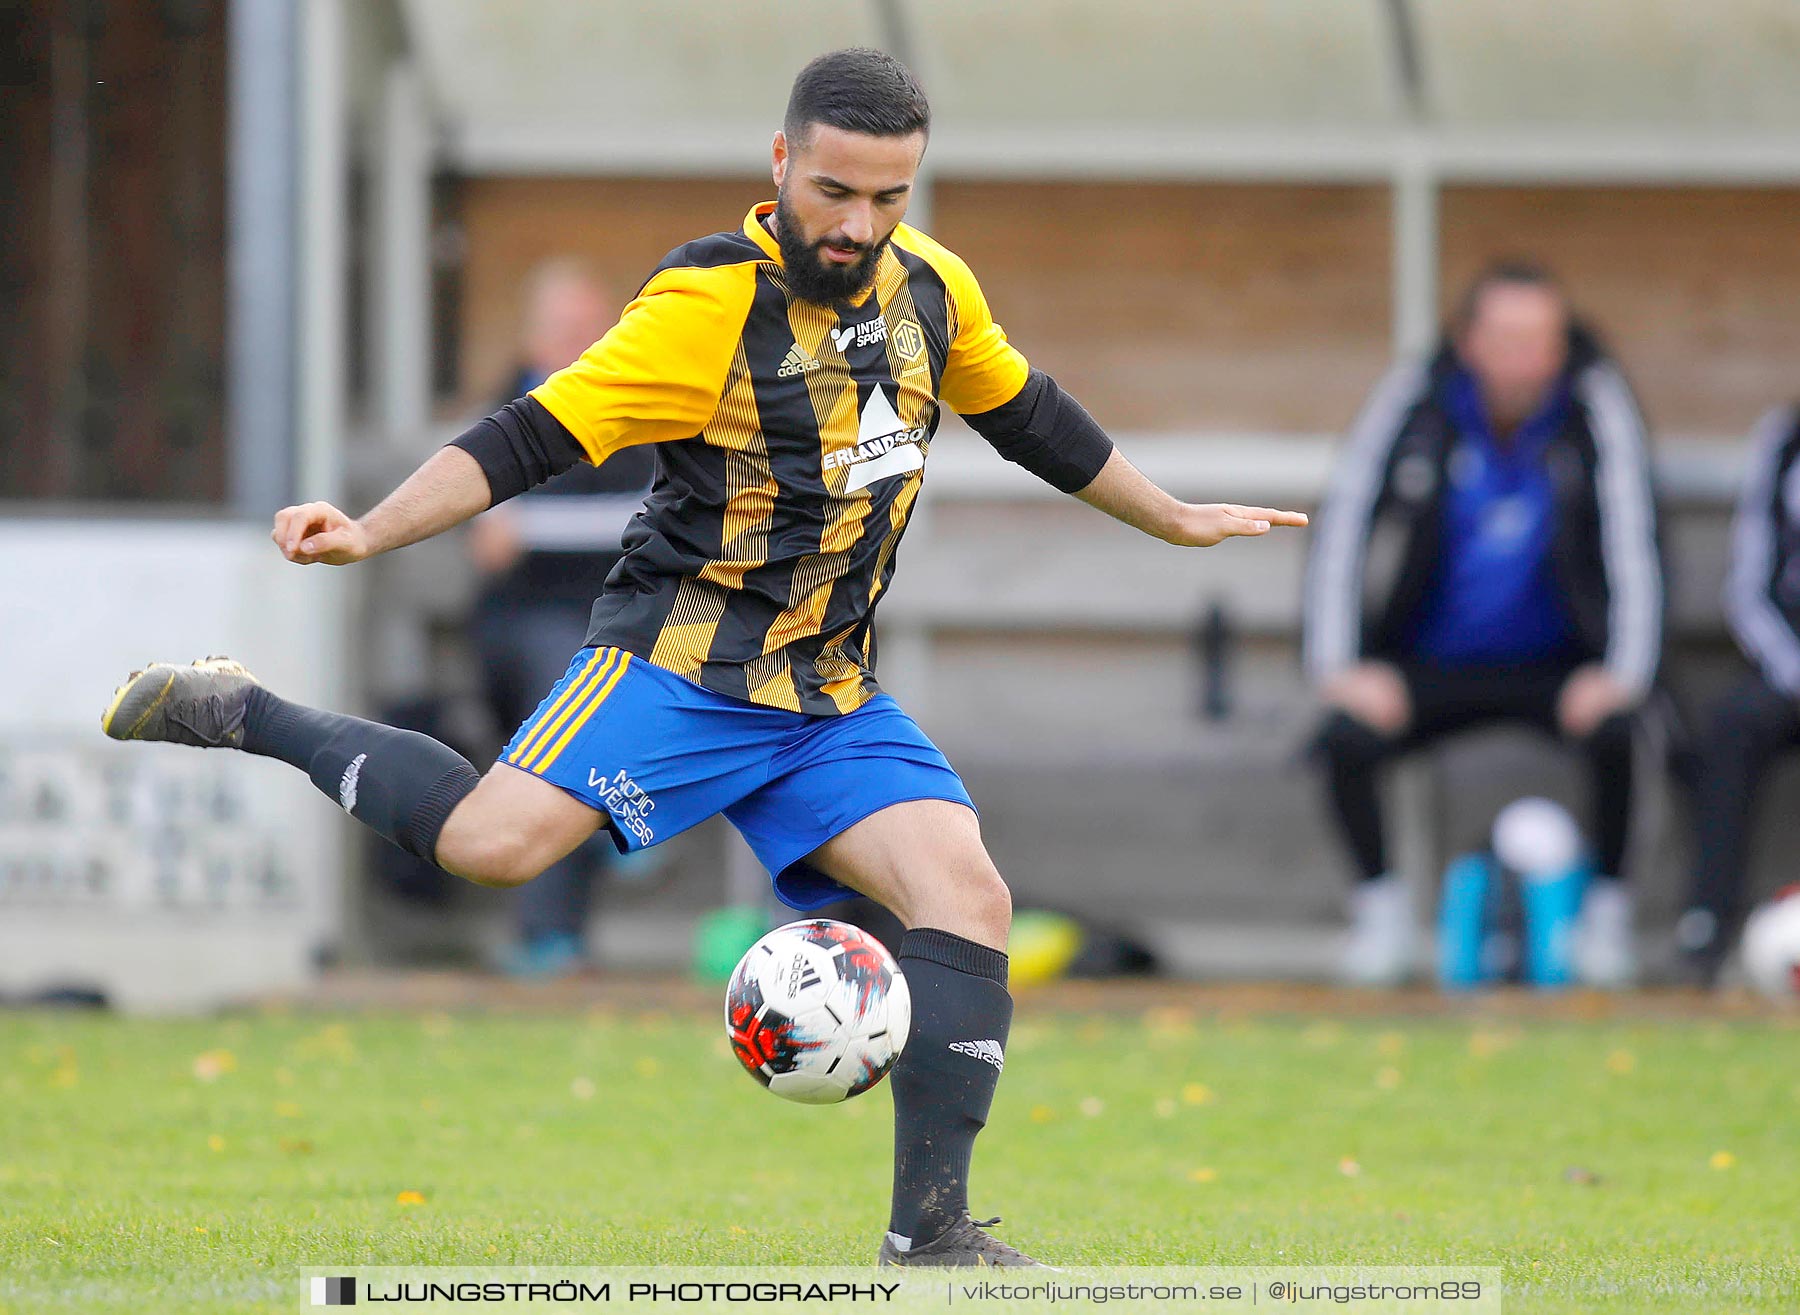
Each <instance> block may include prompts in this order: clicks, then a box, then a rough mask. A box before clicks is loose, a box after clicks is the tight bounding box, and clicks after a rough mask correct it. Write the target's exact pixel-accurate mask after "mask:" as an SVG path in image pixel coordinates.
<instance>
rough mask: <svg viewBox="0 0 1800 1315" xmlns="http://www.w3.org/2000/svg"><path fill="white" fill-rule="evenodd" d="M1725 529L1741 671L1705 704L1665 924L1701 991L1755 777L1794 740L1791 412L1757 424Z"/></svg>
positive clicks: (1720, 953)
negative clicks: (1685, 838)
mask: <svg viewBox="0 0 1800 1315" xmlns="http://www.w3.org/2000/svg"><path fill="white" fill-rule="evenodd" d="M1751 447H1752V451H1751V456H1750V466H1749V471H1748V473H1747V475H1746V477H1745V480H1744V487H1743V490H1742V492H1741V493H1740V494H1739V496H1738V506H1737V516H1736V518H1735V520H1734V521H1733V525H1732V541H1731V574H1730V577H1729V579H1728V581H1727V583H1726V587H1725V615H1726V618H1727V619H1728V620H1729V621H1730V623H1731V630H1732V634H1733V635H1734V636H1735V637H1736V639H1737V642H1738V647H1739V648H1741V649H1742V650H1743V652H1744V656H1745V657H1747V658H1748V659H1749V660H1750V663H1751V665H1752V668H1753V670H1751V671H1750V672H1747V673H1746V674H1744V675H1743V676H1742V678H1740V679H1739V680H1738V682H1737V683H1736V684H1735V685H1733V686H1732V687H1731V689H1730V690H1728V691H1727V692H1726V693H1725V695H1724V696H1723V697H1722V698H1720V700H1719V702H1718V704H1717V705H1716V706H1715V707H1714V709H1713V712H1712V717H1711V720H1710V721H1709V722H1708V724H1707V732H1706V734H1705V735H1704V736H1703V737H1702V739H1701V742H1700V746H1699V769H1700V770H1699V771H1698V772H1697V773H1696V780H1695V782H1694V802H1695V809H1694V820H1695V830H1696V832H1697V836H1696V839H1697V842H1698V845H1697V852H1696V856H1695V867H1694V875H1693V883H1692V886H1691V888H1690V890H1689V893H1688V900H1687V907H1686V909H1685V911H1684V912H1683V913H1682V915H1681V917H1680V919H1679V920H1678V921H1677V923H1676V925H1675V943H1676V948H1677V950H1678V951H1679V952H1680V954H1681V959H1682V965H1681V966H1682V969H1683V975H1684V976H1685V977H1687V978H1688V979H1690V980H1692V981H1695V982H1697V983H1703V984H1710V983H1712V982H1713V981H1714V980H1715V979H1716V977H1717V975H1718V970H1719V966H1720V964H1721V963H1722V962H1723V961H1724V958H1725V955H1726V952H1727V950H1728V949H1729V948H1730V946H1731V944H1732V943H1733V942H1734V941H1735V940H1736V938H1737V933H1738V931H1739V929H1740V926H1741V923H1742V921H1743V918H1744V914H1745V912H1746V910H1745V908H1744V887H1745V874H1746V869H1747V866H1748V864H1747V859H1748V851H1749V842H1750V829H1751V820H1752V815H1753V811H1754V809H1755V805H1756V799H1757V795H1758V793H1759V792H1760V791H1761V788H1762V783H1763V778H1764V777H1765V776H1766V775H1767V772H1768V769H1769V766H1770V764H1771V763H1772V762H1773V761H1774V759H1775V757H1776V756H1777V755H1778V754H1779V753H1781V752H1782V751H1784V750H1786V749H1789V748H1792V747H1794V746H1795V745H1797V744H1800V405H1796V406H1788V407H1779V408H1777V409H1776V410H1774V411H1771V412H1770V413H1769V414H1768V415H1767V416H1765V417H1763V420H1762V422H1761V423H1760V424H1759V425H1758V426H1757V428H1756V431H1755V433H1754V434H1753V435H1752V438H1751Z"/></svg>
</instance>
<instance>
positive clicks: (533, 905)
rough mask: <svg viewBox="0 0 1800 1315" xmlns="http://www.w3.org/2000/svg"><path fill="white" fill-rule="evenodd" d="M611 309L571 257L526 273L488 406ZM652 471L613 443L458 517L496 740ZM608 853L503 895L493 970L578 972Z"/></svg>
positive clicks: (607, 322)
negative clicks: (612, 452)
mask: <svg viewBox="0 0 1800 1315" xmlns="http://www.w3.org/2000/svg"><path fill="white" fill-rule="evenodd" d="M618 311H619V308H618V306H617V304H616V303H615V301H614V299H613V298H612V297H610V296H608V295H607V292H606V290H605V289H604V288H603V287H602V286H601V284H600V282H599V281H598V280H597V279H596V278H595V277H594V275H593V274H592V272H591V271H589V270H588V269H587V268H586V267H585V266H584V265H582V264H581V263H580V262H579V261H576V260H572V259H555V260H549V261H546V262H544V263H543V264H541V265H539V266H538V267H537V268H536V269H534V270H533V271H532V272H531V275H530V277H529V278H528V279H527V281H526V284H525V298H524V315H523V317H522V320H521V323H520V339H519V363H518V367H517V369H516V371H515V373H514V374H513V376H512V378H511V379H510V381H509V382H508V385H507V387H506V388H505V389H504V390H503V391H502V393H501V395H500V396H499V397H497V398H496V399H495V402H494V405H495V406H496V407H500V406H505V405H506V404H507V403H508V402H511V401H512V400H513V399H514V398H519V397H524V396H525V395H527V394H528V393H530V392H531V390H532V389H534V388H536V387H538V386H539V385H541V384H542V383H543V382H544V381H545V380H546V379H548V378H549V377H550V376H551V375H552V374H554V373H555V372H556V371H558V370H560V369H562V368H563V367H564V366H565V365H567V364H568V363H569V362H570V361H573V360H578V359H580V357H581V354H582V353H583V352H585V351H586V350H587V349H588V347H589V346H591V345H592V344H593V343H594V342H596V341H597V340H598V339H599V338H600V337H601V335H603V334H604V333H605V332H606V331H607V329H609V328H611V327H612V324H613V321H614V320H615V319H617V318H618ZM655 475H656V457H655V448H654V447H651V446H645V447H632V448H626V449H624V450H623V451H621V452H619V453H618V454H617V455H616V456H614V457H613V458H612V459H611V460H609V461H607V462H606V463H605V464H604V465H602V466H591V465H588V464H586V463H585V462H583V463H581V464H578V465H576V466H575V467H574V468H572V469H570V470H568V471H566V472H564V473H563V474H561V475H558V476H557V477H556V478H554V479H552V480H551V481H549V482H548V483H547V484H542V485H539V486H538V487H537V488H535V489H531V490H530V491H528V492H526V493H524V494H521V495H520V496H519V497H517V498H514V499H513V500H512V501H510V502H507V503H504V504H502V505H500V506H498V507H493V508H490V509H489V510H488V511H486V512H484V513H482V514H481V515H480V516H478V517H476V518H475V519H474V520H473V521H471V522H470V525H469V555H470V557H471V559H472V560H473V562H474V565H475V569H476V570H477V571H478V572H479V573H480V575H481V581H482V583H481V592H480V594H479V596H478V597H477V599H476V603H475V608H474V612H473V614H472V615H471V617H470V620H469V637H470V640H471V642H472V643H473V644H474V646H475V651H476V654H477V657H478V658H479V660H480V663H481V673H482V680H483V686H484V693H485V695H486V699H487V704H488V709H489V711H490V712H491V714H492V716H493V719H494V721H495V723H496V724H497V725H499V726H501V727H504V728H505V729H506V732H507V733H510V732H511V729H512V728H513V727H515V726H518V725H520V724H522V723H523V722H524V721H525V719H526V718H527V717H529V716H530V715H531V711H532V709H533V708H535V707H536V706H537V703H538V700H539V699H540V698H541V697H542V696H543V693H544V691H545V690H547V689H549V688H550V687H551V686H553V685H554V684H556V682H557V680H558V679H560V678H561V676H562V674H563V670H564V668H565V667H567V666H568V663H569V654H571V653H573V652H574V651H575V650H576V649H578V648H580V647H581V645H582V642H583V640H584V639H585V637H586V635H587V628H588V613H589V612H590V611H591V610H592V609H593V605H594V599H595V597H597V596H598V595H599V593H600V591H601V586H602V585H603V584H604V582H605V580H606V577H607V574H608V573H609V572H610V571H611V570H612V568H613V567H614V566H615V565H616V564H617V563H618V560H619V558H620V557H621V556H622V555H623V552H624V549H623V547H622V546H621V542H620V541H621V539H622V537H623V535H624V532H625V526H626V523H627V522H628V521H630V519H631V518H632V517H633V516H634V515H636V514H637V513H638V512H639V511H641V510H643V506H644V498H645V497H646V495H647V494H648V493H649V491H650V484H651V481H652V479H654V477H655ZM611 850H612V846H611V845H610V844H607V843H606V842H605V840H604V838H603V837H595V838H594V839H592V840H590V841H589V842H588V843H587V844H584V845H582V846H581V847H580V848H578V849H577V850H576V851H575V852H574V853H572V854H570V855H569V856H568V857H567V858H565V859H562V860H561V861H560V862H557V863H554V864H552V865H551V866H550V867H549V868H547V869H545V871H544V873H543V874H542V875H541V876H540V877H538V879H537V880H536V881H532V882H528V883H527V884H526V885H524V886H523V887H521V888H520V889H519V890H518V891H517V892H516V893H515V894H514V895H513V897H512V898H513V899H514V901H515V910H516V915H517V920H518V929H517V935H518V940H517V943H516V944H515V945H514V947H513V948H512V950H511V951H510V952H509V953H508V954H507V955H506V956H505V957H504V958H503V959H502V961H501V966H502V967H503V968H504V969H505V971H507V972H510V973H513V974H515V975H518V976H528V977H546V976H557V975H561V974H564V973H569V972H574V971H576V970H578V969H580V968H581V967H582V966H583V964H584V963H585V960H586V952H585V938H584V931H583V929H584V927H585V925H586V922H587V915H588V910H589V907H590V905H591V904H592V899H593V892H594V888H595V886H596V885H597V884H598V882H599V880H600V879H601V878H602V877H603V876H604V874H605V871H606V868H607V866H608V864H609V863H610V862H612V861H613V860H612V858H611Z"/></svg>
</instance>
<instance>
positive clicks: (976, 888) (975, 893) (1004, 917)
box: [965, 863, 1013, 938]
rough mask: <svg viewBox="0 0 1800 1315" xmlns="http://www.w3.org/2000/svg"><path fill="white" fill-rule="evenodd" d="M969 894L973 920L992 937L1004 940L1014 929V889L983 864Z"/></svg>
mask: <svg viewBox="0 0 1800 1315" xmlns="http://www.w3.org/2000/svg"><path fill="white" fill-rule="evenodd" d="M965 893H966V900H965V907H966V909H967V916H968V917H969V920H970V921H971V922H973V923H975V924H976V925H977V926H979V927H980V928H981V929H982V930H984V931H986V932H988V933H989V934H990V935H991V936H995V937H1001V938H1004V937H1005V935H1006V933H1007V931H1008V930H1010V929H1011V927H1012V911H1013V904H1012V890H1011V889H1010V888H1009V887H1008V886H1007V884H1006V880H1005V879H1004V878H1003V877H1002V876H1001V875H1000V874H999V872H997V871H995V869H994V867H993V865H992V864H991V863H988V864H983V865H982V867H981V869H980V870H979V872H978V875H977V876H976V878H975V879H974V880H973V881H971V882H969V883H968V885H967V887H966V888H965Z"/></svg>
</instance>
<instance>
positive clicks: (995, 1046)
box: [950, 1041, 1006, 1069]
mask: <svg viewBox="0 0 1800 1315" xmlns="http://www.w3.org/2000/svg"><path fill="white" fill-rule="evenodd" d="M950 1049H952V1050H954V1051H955V1052H956V1053H957V1054H959V1055H972V1056H974V1057H975V1058H976V1059H980V1060H985V1061H986V1062H988V1063H989V1064H992V1065H993V1066H994V1067H995V1068H997V1069H1004V1068H1005V1067H1006V1052H1005V1051H1004V1050H1002V1049H1001V1048H1000V1043H999V1042H998V1041H952V1042H951V1043H950Z"/></svg>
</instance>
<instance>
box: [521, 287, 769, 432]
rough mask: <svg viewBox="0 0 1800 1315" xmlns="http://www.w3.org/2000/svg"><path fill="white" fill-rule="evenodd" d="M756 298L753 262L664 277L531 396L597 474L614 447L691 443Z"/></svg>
mask: <svg viewBox="0 0 1800 1315" xmlns="http://www.w3.org/2000/svg"><path fill="white" fill-rule="evenodd" d="M755 291H756V265H755V262H754V261H748V262H745V263H744V264H740V265H722V266H717V267H714V268H710V269H698V268H693V267H689V266H683V267H678V268H675V269H665V270H663V271H662V272H661V273H659V274H657V275H656V276H655V277H654V278H652V279H651V280H650V282H648V283H647V284H645V285H644V290H643V291H642V292H640V293H639V294H638V295H637V297H636V299H635V300H633V301H632V303H631V304H630V305H629V306H627V307H626V308H625V313H624V314H623V315H621V316H620V317H619V322H618V323H617V324H615V325H613V327H612V328H611V329H609V330H608V331H607V333H606V336H605V337H604V338H602V339H600V341H599V342H597V343H595V344H594V345H593V346H592V347H590V348H588V349H587V350H586V351H585V352H583V353H582V354H581V359H580V360H578V361H576V362H575V363H574V364H573V365H570V366H568V367H567V368H565V369H562V370H558V371H557V372H556V373H555V374H553V375H551V376H550V377H549V378H548V379H546V380H545V381H544V382H543V383H541V384H539V385H538V386H537V387H536V388H534V389H532V390H531V395H532V396H533V397H535V398H536V399H537V400H538V401H539V402H541V403H543V405H544V407H545V408H546V409H547V410H548V411H549V412H550V414H551V415H553V416H555V417H556V418H557V419H558V420H560V421H562V423H563V425H564V426H565V427H566V428H567V429H568V430H569V432H570V433H571V434H573V435H575V438H576V440H577V441H578V442H579V443H580V444H581V446H582V447H583V449H585V450H586V452H587V457H588V460H589V461H591V462H593V463H594V464H595V465H596V466H597V465H599V464H600V463H601V462H603V461H605V460H606V459H607V458H608V457H609V456H611V455H612V454H613V453H614V452H617V451H618V450H619V449H620V448H625V447H635V446H636V445H637V444H640V443H664V442H668V441H669V440H671V439H681V438H692V437H693V436H694V435H695V434H698V433H699V432H700V431H701V430H702V429H704V428H705V427H706V425H707V423H708V422H709V421H710V420H711V419H712V418H713V412H714V411H715V410H716V409H717V408H718V405H719V395H720V392H721V391H722V390H723V388H724V386H725V373H726V371H727V369H729V368H730V365H731V358H732V355H733V353H735V352H736V350H737V345H738V339H739V338H740V337H741V336H742V334H743V331H744V320H745V318H746V316H748V314H749V312H750V299H751V297H752V296H753V295H754V293H755Z"/></svg>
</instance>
